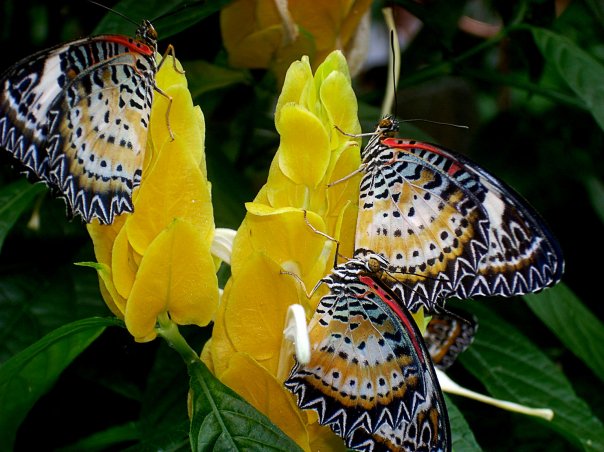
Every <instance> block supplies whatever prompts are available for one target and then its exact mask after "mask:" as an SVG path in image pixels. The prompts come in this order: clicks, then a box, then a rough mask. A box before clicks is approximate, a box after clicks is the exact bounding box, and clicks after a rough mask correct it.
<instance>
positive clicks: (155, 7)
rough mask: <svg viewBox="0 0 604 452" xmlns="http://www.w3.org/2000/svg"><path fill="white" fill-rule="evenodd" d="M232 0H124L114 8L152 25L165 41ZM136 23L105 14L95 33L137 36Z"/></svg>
mask: <svg viewBox="0 0 604 452" xmlns="http://www.w3.org/2000/svg"><path fill="white" fill-rule="evenodd" d="M231 1H232V0H213V1H211V2H206V1H193V2H192V1H187V0H174V1H169V2H167V1H165V0H148V1H145V2H141V1H138V0H122V1H121V2H119V3H117V4H116V5H115V6H113V7H112V9H113V10H114V11H117V12H118V13H121V14H124V15H125V16H126V17H128V18H129V19H130V20H132V21H134V22H136V23H139V22H140V21H141V20H143V19H147V20H150V21H152V22H153V25H154V26H155V28H156V29H157V33H158V35H159V39H160V40H161V39H165V38H167V37H169V36H172V35H174V34H176V33H178V32H180V31H183V30H185V29H186V28H188V27H190V26H191V25H193V24H195V23H197V22H199V21H200V20H202V19H204V18H206V17H208V16H209V15H211V14H214V13H216V12H217V11H220V9H221V8H223V7H224V6H226V5H228V4H229V3H231ZM133 28H135V27H134V24H132V23H130V22H128V21H127V20H125V19H124V18H122V17H120V16H119V15H118V14H116V13H109V14H107V15H105V17H104V18H103V20H101V21H100V22H99V24H98V25H97V27H96V29H95V33H94V34H100V33H123V34H129V35H134V29H133Z"/></svg>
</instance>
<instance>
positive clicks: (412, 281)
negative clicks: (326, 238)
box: [356, 138, 563, 311]
mask: <svg viewBox="0 0 604 452" xmlns="http://www.w3.org/2000/svg"><path fill="white" fill-rule="evenodd" d="M356 248H357V249H358V251H357V255H366V254H368V253H370V252H374V253H379V254H382V255H383V256H385V257H386V258H387V259H388V260H389V262H390V264H391V266H390V267H389V268H388V269H387V270H388V274H389V275H390V277H392V278H394V279H395V280H396V282H394V283H393V284H392V287H393V289H394V290H395V291H396V292H397V293H398V294H399V295H400V296H401V298H402V299H403V302H404V303H405V305H406V306H407V307H408V308H409V309H411V310H413V311H415V310H416V309H418V307H419V306H420V305H423V306H425V307H427V308H428V309H430V310H432V311H434V310H435V307H437V305H439V304H442V300H444V299H445V298H448V297H459V298H469V297H472V296H474V295H501V296H512V295H520V294H523V293H527V292H534V291H537V290H540V289H542V288H544V287H547V286H550V285H552V284H555V283H556V282H557V281H558V280H559V279H560V276H561V273H562V267H563V261H562V254H561V252H560V249H559V248H558V246H557V244H556V241H555V240H554V239H553V238H552V236H551V234H550V233H549V231H548V230H547V228H546V227H545V226H544V224H543V221H542V220H541V219H540V217H539V215H538V214H537V213H536V212H535V211H534V210H533V209H532V208H531V207H530V206H528V204H527V203H526V202H525V201H523V200H522V198H520V196H519V195H517V194H516V193H515V192H513V190H512V189H510V188H509V187H507V186H505V185H504V184H503V183H502V182H500V181H498V180H497V179H495V178H494V177H493V176H491V175H489V174H488V173H486V171H484V170H483V169H482V168H480V167H479V166H478V165H476V164H475V163H472V162H470V161H469V160H468V159H467V158H464V157H462V156H459V155H456V154H453V153H451V152H450V151H446V150H444V149H442V148H440V147H437V146H435V145H431V144H427V143H421V142H415V141H409V140H401V139H395V138H387V139H384V140H382V142H381V143H380V144H379V147H378V148H376V152H375V154H374V158H373V161H372V162H371V164H370V165H368V167H367V172H366V174H365V176H364V178H363V181H362V183H361V198H360V204H359V221H358V224H357V236H356Z"/></svg>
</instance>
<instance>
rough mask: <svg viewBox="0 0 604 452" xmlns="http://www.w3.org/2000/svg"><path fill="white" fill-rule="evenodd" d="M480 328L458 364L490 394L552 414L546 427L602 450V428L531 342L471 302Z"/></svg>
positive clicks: (568, 383) (552, 364) (593, 448)
mask: <svg viewBox="0 0 604 452" xmlns="http://www.w3.org/2000/svg"><path fill="white" fill-rule="evenodd" d="M472 311H473V312H474V313H475V314H476V315H477V316H478V318H479V323H480V328H479V329H478V333H477V335H476V339H475V341H474V343H473V344H472V346H471V347H470V348H469V349H468V350H466V352H465V353H463V354H462V355H461V356H460V358H459V359H460V361H461V362H462V363H463V364H464V366H465V367H466V368H467V369H468V370H470V372H472V373H473V374H474V375H475V376H476V377H477V378H478V379H479V380H480V381H481V382H482V383H483V384H484V385H485V387H486V388H487V390H488V391H489V392H490V393H491V394H492V395H493V396H494V397H497V398H500V399H504V400H510V401H512V402H516V403H520V404H523V405H526V406H529V407H533V408H550V409H552V410H554V413H555V415H554V419H553V420H552V421H551V422H545V421H544V425H545V426H546V427H550V428H552V429H553V430H555V431H558V432H559V433H561V434H562V435H564V436H566V437H568V438H569V439H571V440H572V441H574V442H576V443H580V444H581V445H582V446H583V447H584V448H586V449H589V450H603V449H604V426H603V425H602V422H601V421H600V420H599V419H598V418H597V417H596V416H594V414H593V413H592V412H591V410H590V408H589V406H588V405H587V404H586V403H585V401H584V400H582V399H580V398H579V397H577V395H576V394H575V392H574V390H573V388H572V386H571V384H570V382H569V381H568V380H567V379H566V377H565V376H564V374H563V373H562V372H561V371H560V369H558V367H557V366H556V365H555V364H554V363H552V362H551V361H550V360H549V359H548V358H547V356H545V354H543V353H542V352H541V351H540V350H539V349H538V348H537V347H536V346H535V345H534V344H532V343H531V342H530V341H529V340H528V339H527V338H526V337H524V336H523V335H522V334H521V333H520V332H519V331H518V330H517V329H516V328H514V327H513V326H512V325H510V324H508V323H506V322H505V321H503V320H501V319H500V318H499V317H497V316H496V315H494V314H493V313H492V312H491V311H490V310H489V309H487V308H485V307H484V306H480V305H479V304H478V303H475V304H474V305H473V306H472Z"/></svg>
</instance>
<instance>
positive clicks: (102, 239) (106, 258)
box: [86, 214, 128, 265]
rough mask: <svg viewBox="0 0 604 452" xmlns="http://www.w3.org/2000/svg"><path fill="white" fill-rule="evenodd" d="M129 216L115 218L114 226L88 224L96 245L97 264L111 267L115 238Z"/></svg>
mask: <svg viewBox="0 0 604 452" xmlns="http://www.w3.org/2000/svg"><path fill="white" fill-rule="evenodd" d="M126 218H128V215H126V214H125V215H119V216H117V217H115V219H114V220H113V223H112V224H109V225H101V224H99V223H98V222H93V223H88V224H87V225H86V229H88V234H90V238H91V239H92V243H93V244H94V255H95V256H96V260H97V262H99V263H101V264H106V265H111V252H112V248H113V242H114V240H115V237H116V236H117V234H118V233H119V232H120V230H121V229H122V227H123V226H124V223H125V222H126Z"/></svg>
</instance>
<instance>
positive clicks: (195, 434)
mask: <svg viewBox="0 0 604 452" xmlns="http://www.w3.org/2000/svg"><path fill="white" fill-rule="evenodd" d="M189 374H190V375H191V391H192V401H193V417H192V419H191V434H190V436H191V447H192V449H193V450H194V451H197V452H200V451H238V450H273V451H296V450H301V449H300V447H298V445H297V444H296V443H294V442H293V441H292V440H291V439H290V438H288V437H287V436H286V435H285V434H284V433H283V432H281V430H279V429H278V428H277V427H275V425H273V423H272V422H271V421H270V420H269V419H268V418H267V417H266V416H264V415H263V414H262V413H259V412H258V411H257V410H256V409H255V408H254V407H252V406H251V405H250V404H248V403H247V402H246V401H244V400H243V399H242V398H241V397H239V396H238V395H237V394H236V393H235V392H233V391H232V390H231V389H229V388H227V387H226V386H225V385H223V384H222V383H221V382H219V381H218V380H217V379H216V378H215V377H214V376H213V375H212V374H211V373H210V371H209V370H208V368H207V367H206V366H205V364H203V363H202V362H200V361H196V362H194V363H192V364H190V366H189Z"/></svg>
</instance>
